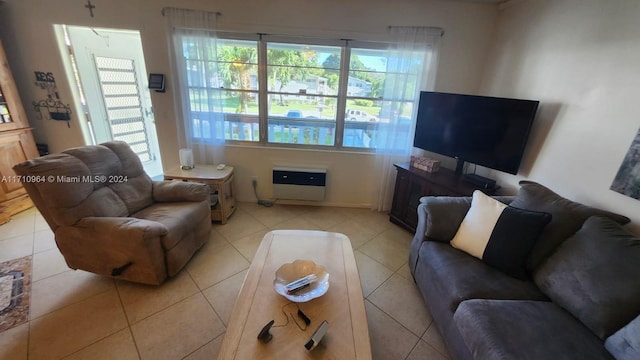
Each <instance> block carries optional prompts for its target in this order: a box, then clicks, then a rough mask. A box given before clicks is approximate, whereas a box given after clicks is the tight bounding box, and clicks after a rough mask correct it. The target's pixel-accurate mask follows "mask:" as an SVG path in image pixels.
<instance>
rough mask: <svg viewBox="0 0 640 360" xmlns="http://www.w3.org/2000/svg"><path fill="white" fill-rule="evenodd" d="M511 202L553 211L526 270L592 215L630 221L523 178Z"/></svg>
mask: <svg viewBox="0 0 640 360" xmlns="http://www.w3.org/2000/svg"><path fill="white" fill-rule="evenodd" d="M510 205H511V206H513V207H517V208H520V209H525V210H531V211H540V212H545V213H549V214H551V222H550V223H549V225H547V226H546V227H545V228H544V230H543V231H542V233H541V234H540V238H539V239H538V241H537V242H536V244H535V245H534V246H533V249H532V250H531V253H530V254H529V259H528V260H527V270H529V271H532V272H533V271H534V270H535V269H536V268H537V267H538V266H539V265H540V264H541V263H542V262H543V261H544V260H545V259H546V258H548V257H549V255H551V254H552V253H553V251H554V250H555V249H556V248H557V247H558V245H560V244H561V243H562V242H563V241H564V240H566V239H567V238H568V237H569V236H571V235H573V234H575V233H576V231H578V229H580V227H581V226H582V224H583V223H584V222H585V221H586V220H587V219H588V218H589V217H591V216H595V215H601V216H606V217H609V218H611V219H613V220H615V221H616V222H618V223H620V224H622V225H624V224H627V223H628V222H629V218H628V217H626V216H622V215H618V214H614V213H612V212H609V211H605V210H600V209H596V208H592V207H589V206H586V205H583V204H580V203H577V202H574V201H571V200H568V199H565V198H563V197H562V196H560V195H558V194H556V193H555V192H553V191H551V190H549V189H548V188H546V187H544V186H542V185H540V184H538V183H535V182H533V181H527V180H523V181H520V190H519V191H518V195H517V196H516V198H515V199H514V200H513V202H512V203H511V204H510Z"/></svg>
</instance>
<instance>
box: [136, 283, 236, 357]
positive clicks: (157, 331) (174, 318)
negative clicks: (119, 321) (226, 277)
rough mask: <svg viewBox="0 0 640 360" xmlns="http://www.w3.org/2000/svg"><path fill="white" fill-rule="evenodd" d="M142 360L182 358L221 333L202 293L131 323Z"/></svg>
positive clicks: (218, 324) (215, 317) (217, 320)
mask: <svg viewBox="0 0 640 360" xmlns="http://www.w3.org/2000/svg"><path fill="white" fill-rule="evenodd" d="M131 330H132V332H133V336H134V339H135V342H136V345H137V346H138V351H139V352H140V355H141V358H142V359H143V360H147V359H149V360H162V359H181V358H183V357H184V356H187V355H189V354H191V353H192V352H194V351H196V350H197V349H199V348H201V347H202V346H203V345H205V344H207V343H208V342H210V341H211V340H213V339H214V338H216V337H217V336H219V335H220V334H222V333H223V332H224V325H223V324H222V322H221V321H220V319H218V317H217V316H216V314H215V312H214V311H213V309H212V308H211V306H210V305H209V303H208V302H207V300H206V299H205V297H204V296H203V295H202V294H201V293H198V294H195V295H192V296H190V297H188V298H187V299H185V300H183V301H181V302H179V303H177V304H174V305H172V306H171V307H169V308H167V309H165V310H162V311H160V312H158V313H156V314H154V315H152V316H150V317H148V318H146V319H144V320H142V321H140V322H138V323H136V324H134V325H133V326H131Z"/></svg>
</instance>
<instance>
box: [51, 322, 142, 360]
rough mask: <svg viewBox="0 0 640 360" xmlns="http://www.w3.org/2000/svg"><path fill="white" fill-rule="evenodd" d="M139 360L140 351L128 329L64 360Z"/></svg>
mask: <svg viewBox="0 0 640 360" xmlns="http://www.w3.org/2000/svg"><path fill="white" fill-rule="evenodd" d="M86 359H91V360H111V359H118V360H138V359H139V357H138V350H137V349H136V344H135V343H134V342H133V337H132V336H131V331H130V330H129V329H128V328H127V329H124V330H121V331H118V332H117V333H115V334H113V335H111V336H109V337H106V338H104V339H102V340H100V341H98V342H96V343H94V344H91V345H89V346H88V347H86V348H84V349H82V350H80V351H78V352H76V353H73V354H71V355H69V356H67V357H65V358H64V360H86Z"/></svg>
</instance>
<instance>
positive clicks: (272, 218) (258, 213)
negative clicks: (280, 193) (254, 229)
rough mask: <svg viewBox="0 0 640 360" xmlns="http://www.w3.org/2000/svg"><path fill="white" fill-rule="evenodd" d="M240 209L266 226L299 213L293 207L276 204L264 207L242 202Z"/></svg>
mask: <svg viewBox="0 0 640 360" xmlns="http://www.w3.org/2000/svg"><path fill="white" fill-rule="evenodd" d="M242 209H243V210H245V211H246V212H247V213H249V214H250V215H251V216H253V217H254V218H255V219H256V220H258V221H259V222H260V223H262V224H263V225H264V226H266V227H271V226H274V225H276V224H279V223H281V222H284V221H287V220H289V219H293V218H296V217H298V216H300V215H301V213H299V212H296V211H295V210H294V209H290V207H289V206H283V205H278V204H276V205H274V206H272V207H264V206H261V205H258V204H256V203H251V204H249V203H243V207H242Z"/></svg>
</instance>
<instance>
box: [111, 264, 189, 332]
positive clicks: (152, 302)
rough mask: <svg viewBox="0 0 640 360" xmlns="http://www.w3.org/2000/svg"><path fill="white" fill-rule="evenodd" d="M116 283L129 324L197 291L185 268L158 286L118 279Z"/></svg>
mask: <svg viewBox="0 0 640 360" xmlns="http://www.w3.org/2000/svg"><path fill="white" fill-rule="evenodd" d="M116 284H117V286H118V292H119V293H120V299H121V300H122V305H123V306H124V310H125V312H126V314H127V319H128V320H129V324H135V323H137V322H138V321H140V320H142V319H144V318H146V317H148V316H150V315H152V314H154V313H156V312H158V311H161V310H163V309H166V308H168V307H169V306H171V305H173V304H176V303H177V302H179V301H182V300H184V299H186V298H187V297H189V296H191V295H193V294H195V293H197V292H198V291H199V290H198V287H197V286H196V284H195V282H194V281H193V280H192V279H191V276H190V275H189V273H188V272H187V271H185V270H182V271H181V272H179V273H178V274H177V275H176V276H175V277H173V278H169V279H167V281H165V282H164V283H163V284H162V285H160V286H155V285H145V284H136V283H132V282H127V281H118V282H117V283H116Z"/></svg>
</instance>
